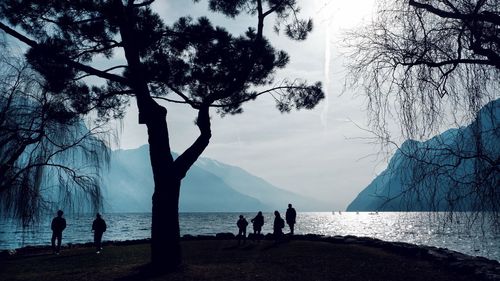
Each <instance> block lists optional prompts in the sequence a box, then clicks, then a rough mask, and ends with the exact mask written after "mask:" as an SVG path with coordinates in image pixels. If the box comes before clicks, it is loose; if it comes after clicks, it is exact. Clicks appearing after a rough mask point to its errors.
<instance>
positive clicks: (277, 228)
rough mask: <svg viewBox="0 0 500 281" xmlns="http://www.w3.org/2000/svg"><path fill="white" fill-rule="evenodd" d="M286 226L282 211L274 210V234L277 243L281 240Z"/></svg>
mask: <svg viewBox="0 0 500 281" xmlns="http://www.w3.org/2000/svg"><path fill="white" fill-rule="evenodd" d="M284 227H285V221H284V220H283V219H282V218H281V215H280V212H278V211H274V224H273V235H274V242H275V243H278V242H279V241H280V240H281V238H282V236H283V228H284Z"/></svg>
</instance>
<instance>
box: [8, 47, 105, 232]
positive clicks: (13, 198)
mask: <svg viewBox="0 0 500 281" xmlns="http://www.w3.org/2000/svg"><path fill="white" fill-rule="evenodd" d="M9 52H10V50H9V49H8V48H6V46H5V45H3V46H2V48H1V49H0V214H1V215H2V216H4V217H14V218H17V219H19V220H20V221H21V222H22V225H23V226H28V225H30V224H31V223H32V222H34V221H36V219H38V218H39V215H40V214H42V213H43V212H44V211H47V210H48V209H49V208H52V209H53V208H58V207H62V206H64V207H66V208H72V207H74V206H75V205H73V204H72V203H73V202H75V201H76V202H78V203H82V204H81V205H86V206H89V203H90V204H91V205H93V207H94V208H98V207H99V206H100V200H101V196H100V189H99V184H98V180H99V179H98V178H99V167H100V166H101V165H102V164H103V163H104V162H105V161H106V159H107V152H108V148H107V146H106V145H105V142H104V141H103V139H102V138H101V137H103V136H104V135H105V134H106V132H105V130H104V129H103V127H102V124H95V125H96V126H95V127H92V128H91V129H88V128H87V127H86V126H85V125H84V122H83V121H82V119H81V113H78V112H77V111H75V110H73V109H72V108H71V106H69V105H68V104H66V101H65V99H64V95H62V94H60V93H58V94H54V93H52V92H50V91H48V90H46V89H44V84H43V79H41V78H40V77H39V75H38V74H37V73H36V72H34V71H33V70H32V69H30V68H29V66H28V65H27V64H26V63H25V62H24V61H23V60H22V59H20V58H18V57H16V56H12V55H10V56H9V54H8V53H9ZM54 205H55V206H54Z"/></svg>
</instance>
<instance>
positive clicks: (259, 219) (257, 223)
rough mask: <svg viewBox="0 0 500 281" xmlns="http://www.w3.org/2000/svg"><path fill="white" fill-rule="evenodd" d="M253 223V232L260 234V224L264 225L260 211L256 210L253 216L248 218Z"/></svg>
mask: <svg viewBox="0 0 500 281" xmlns="http://www.w3.org/2000/svg"><path fill="white" fill-rule="evenodd" d="M250 221H251V222H252V224H253V234H260V232H261V231H262V226H263V225H264V216H263V215H262V212H258V213H257V215H256V216H255V218H253V219H252V220H250Z"/></svg>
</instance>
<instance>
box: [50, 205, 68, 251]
mask: <svg viewBox="0 0 500 281" xmlns="http://www.w3.org/2000/svg"><path fill="white" fill-rule="evenodd" d="M62 215H63V211H61V210H59V211H57V217H55V218H54V219H52V224H51V225H50V228H51V229H52V239H50V241H51V242H52V251H54V253H55V254H56V255H59V252H60V251H61V242H62V232H63V230H64V229H65V228H66V220H65V219H64V218H63V217H62ZM56 239H57V247H56Z"/></svg>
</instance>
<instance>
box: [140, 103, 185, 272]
mask: <svg viewBox="0 0 500 281" xmlns="http://www.w3.org/2000/svg"><path fill="white" fill-rule="evenodd" d="M149 107H150V108H148V115H149V116H148V117H149V118H148V119H149V120H148V122H147V127H148V135H149V153H150V158H151V167H152V169H153V178H154V184H155V186H154V193H153V209H152V222H151V264H152V265H153V268H154V270H155V271H163V272H165V271H173V270H175V269H176V268H178V267H179V265H180V264H181V261H182V259H181V249H180V231H179V216H178V215H179V192H180V185H181V182H180V178H179V177H178V176H177V175H176V172H175V169H174V168H173V163H174V162H173V158H172V154H171V151H170V145H169V136H168V128H167V122H166V114H167V110H166V109H165V108H164V107H162V106H160V105H158V104H156V103H152V104H151V106H149Z"/></svg>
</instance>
